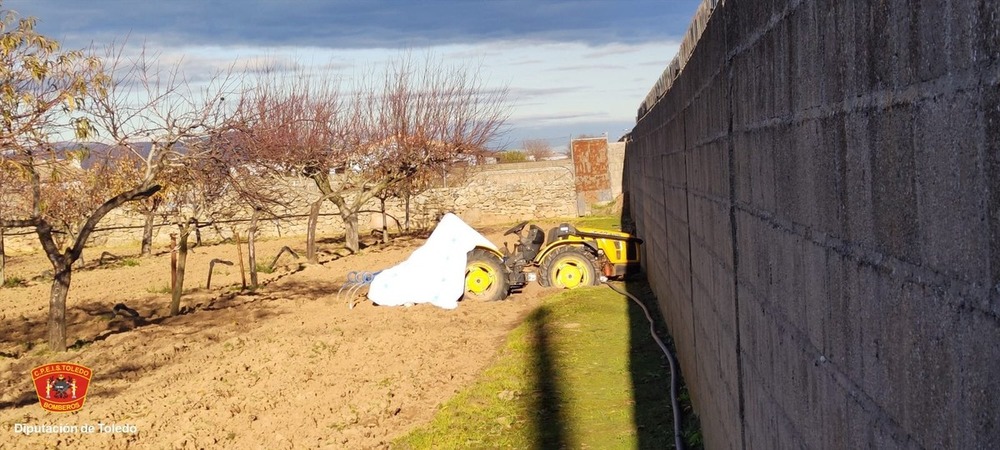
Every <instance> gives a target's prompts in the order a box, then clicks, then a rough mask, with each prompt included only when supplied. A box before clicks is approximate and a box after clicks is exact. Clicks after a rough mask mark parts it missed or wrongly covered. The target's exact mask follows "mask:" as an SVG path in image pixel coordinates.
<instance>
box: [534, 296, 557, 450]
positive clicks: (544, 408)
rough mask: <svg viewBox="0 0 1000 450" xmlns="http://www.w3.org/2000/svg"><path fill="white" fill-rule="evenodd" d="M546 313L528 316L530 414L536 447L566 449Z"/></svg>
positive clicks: (542, 308)
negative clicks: (532, 391)
mask: <svg viewBox="0 0 1000 450" xmlns="http://www.w3.org/2000/svg"><path fill="white" fill-rule="evenodd" d="M549 315H550V313H549V310H548V308H547V307H544V306H543V307H541V308H539V309H537V310H536V311H535V312H534V313H532V314H531V315H530V316H528V320H527V321H528V326H529V328H530V331H531V338H530V339H531V340H530V342H531V349H532V355H531V356H532V361H531V366H532V367H531V369H532V372H533V373H534V375H535V380H534V389H535V390H536V392H537V395H535V396H534V401H533V403H534V404H533V405H532V413H533V417H532V419H533V420H534V424H533V425H534V427H535V430H536V436H537V438H536V439H535V443H536V448H539V449H552V448H563V447H565V446H566V418H565V417H564V415H563V411H562V405H563V398H562V397H563V396H562V393H561V392H560V390H559V386H560V380H559V373H558V371H557V370H556V365H555V361H554V359H553V358H554V356H555V355H554V351H553V346H552V341H551V339H550V337H549V330H548V327H549V321H550V320H549Z"/></svg>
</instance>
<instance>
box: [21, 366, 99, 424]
mask: <svg viewBox="0 0 1000 450" xmlns="http://www.w3.org/2000/svg"><path fill="white" fill-rule="evenodd" d="M93 374H94V372H93V371H92V370H90V369H88V368H86V367H84V366H81V365H79V364H73V363H52V364H46V365H44V366H38V367H35V368H34V369H31V379H32V380H34V382H35V392H36V393H37V394H38V402H39V403H41V405H42V408H43V409H45V410H46V411H52V412H72V411H77V410H79V409H80V408H83V401H84V400H85V399H86V398H87V388H88V387H89V386H90V377H91V376H92V375H93Z"/></svg>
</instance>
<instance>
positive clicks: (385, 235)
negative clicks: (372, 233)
mask: <svg viewBox="0 0 1000 450" xmlns="http://www.w3.org/2000/svg"><path fill="white" fill-rule="evenodd" d="M378 201H379V203H380V206H381V207H382V243H383V244H388V243H389V222H388V220H389V218H388V217H386V215H385V199H384V198H380V199H378Z"/></svg>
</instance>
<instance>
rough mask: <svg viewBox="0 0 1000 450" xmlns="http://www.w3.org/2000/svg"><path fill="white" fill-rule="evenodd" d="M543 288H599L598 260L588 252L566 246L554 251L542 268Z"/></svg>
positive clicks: (546, 258)
mask: <svg viewBox="0 0 1000 450" xmlns="http://www.w3.org/2000/svg"><path fill="white" fill-rule="evenodd" d="M540 269H541V270H540V272H541V274H540V275H541V280H539V281H540V282H541V284H542V286H554V287H559V288H565V289H574V288H578V287H581V286H597V284H598V280H599V279H598V276H597V258H596V257H595V256H594V255H593V254H592V253H590V252H588V251H587V250H584V249H582V248H579V247H576V246H571V245H566V246H563V247H559V248H557V249H555V250H553V251H552V253H550V254H549V255H548V256H547V257H545V261H543V262H542V265H541V267H540Z"/></svg>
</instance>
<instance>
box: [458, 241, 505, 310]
mask: <svg viewBox="0 0 1000 450" xmlns="http://www.w3.org/2000/svg"><path fill="white" fill-rule="evenodd" d="M509 291H510V281H509V280H508V279H507V274H506V273H505V272H504V267H503V260H501V259H500V257H499V256H497V255H496V254H495V253H493V252H490V251H489V250H486V249H483V248H476V249H474V250H472V251H471V252H469V256H468V262H467V263H466V265H465V298H467V299H472V300H481V301H487V302H493V301H497V300H503V299H505V298H507V294H508V292H509Z"/></svg>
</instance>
